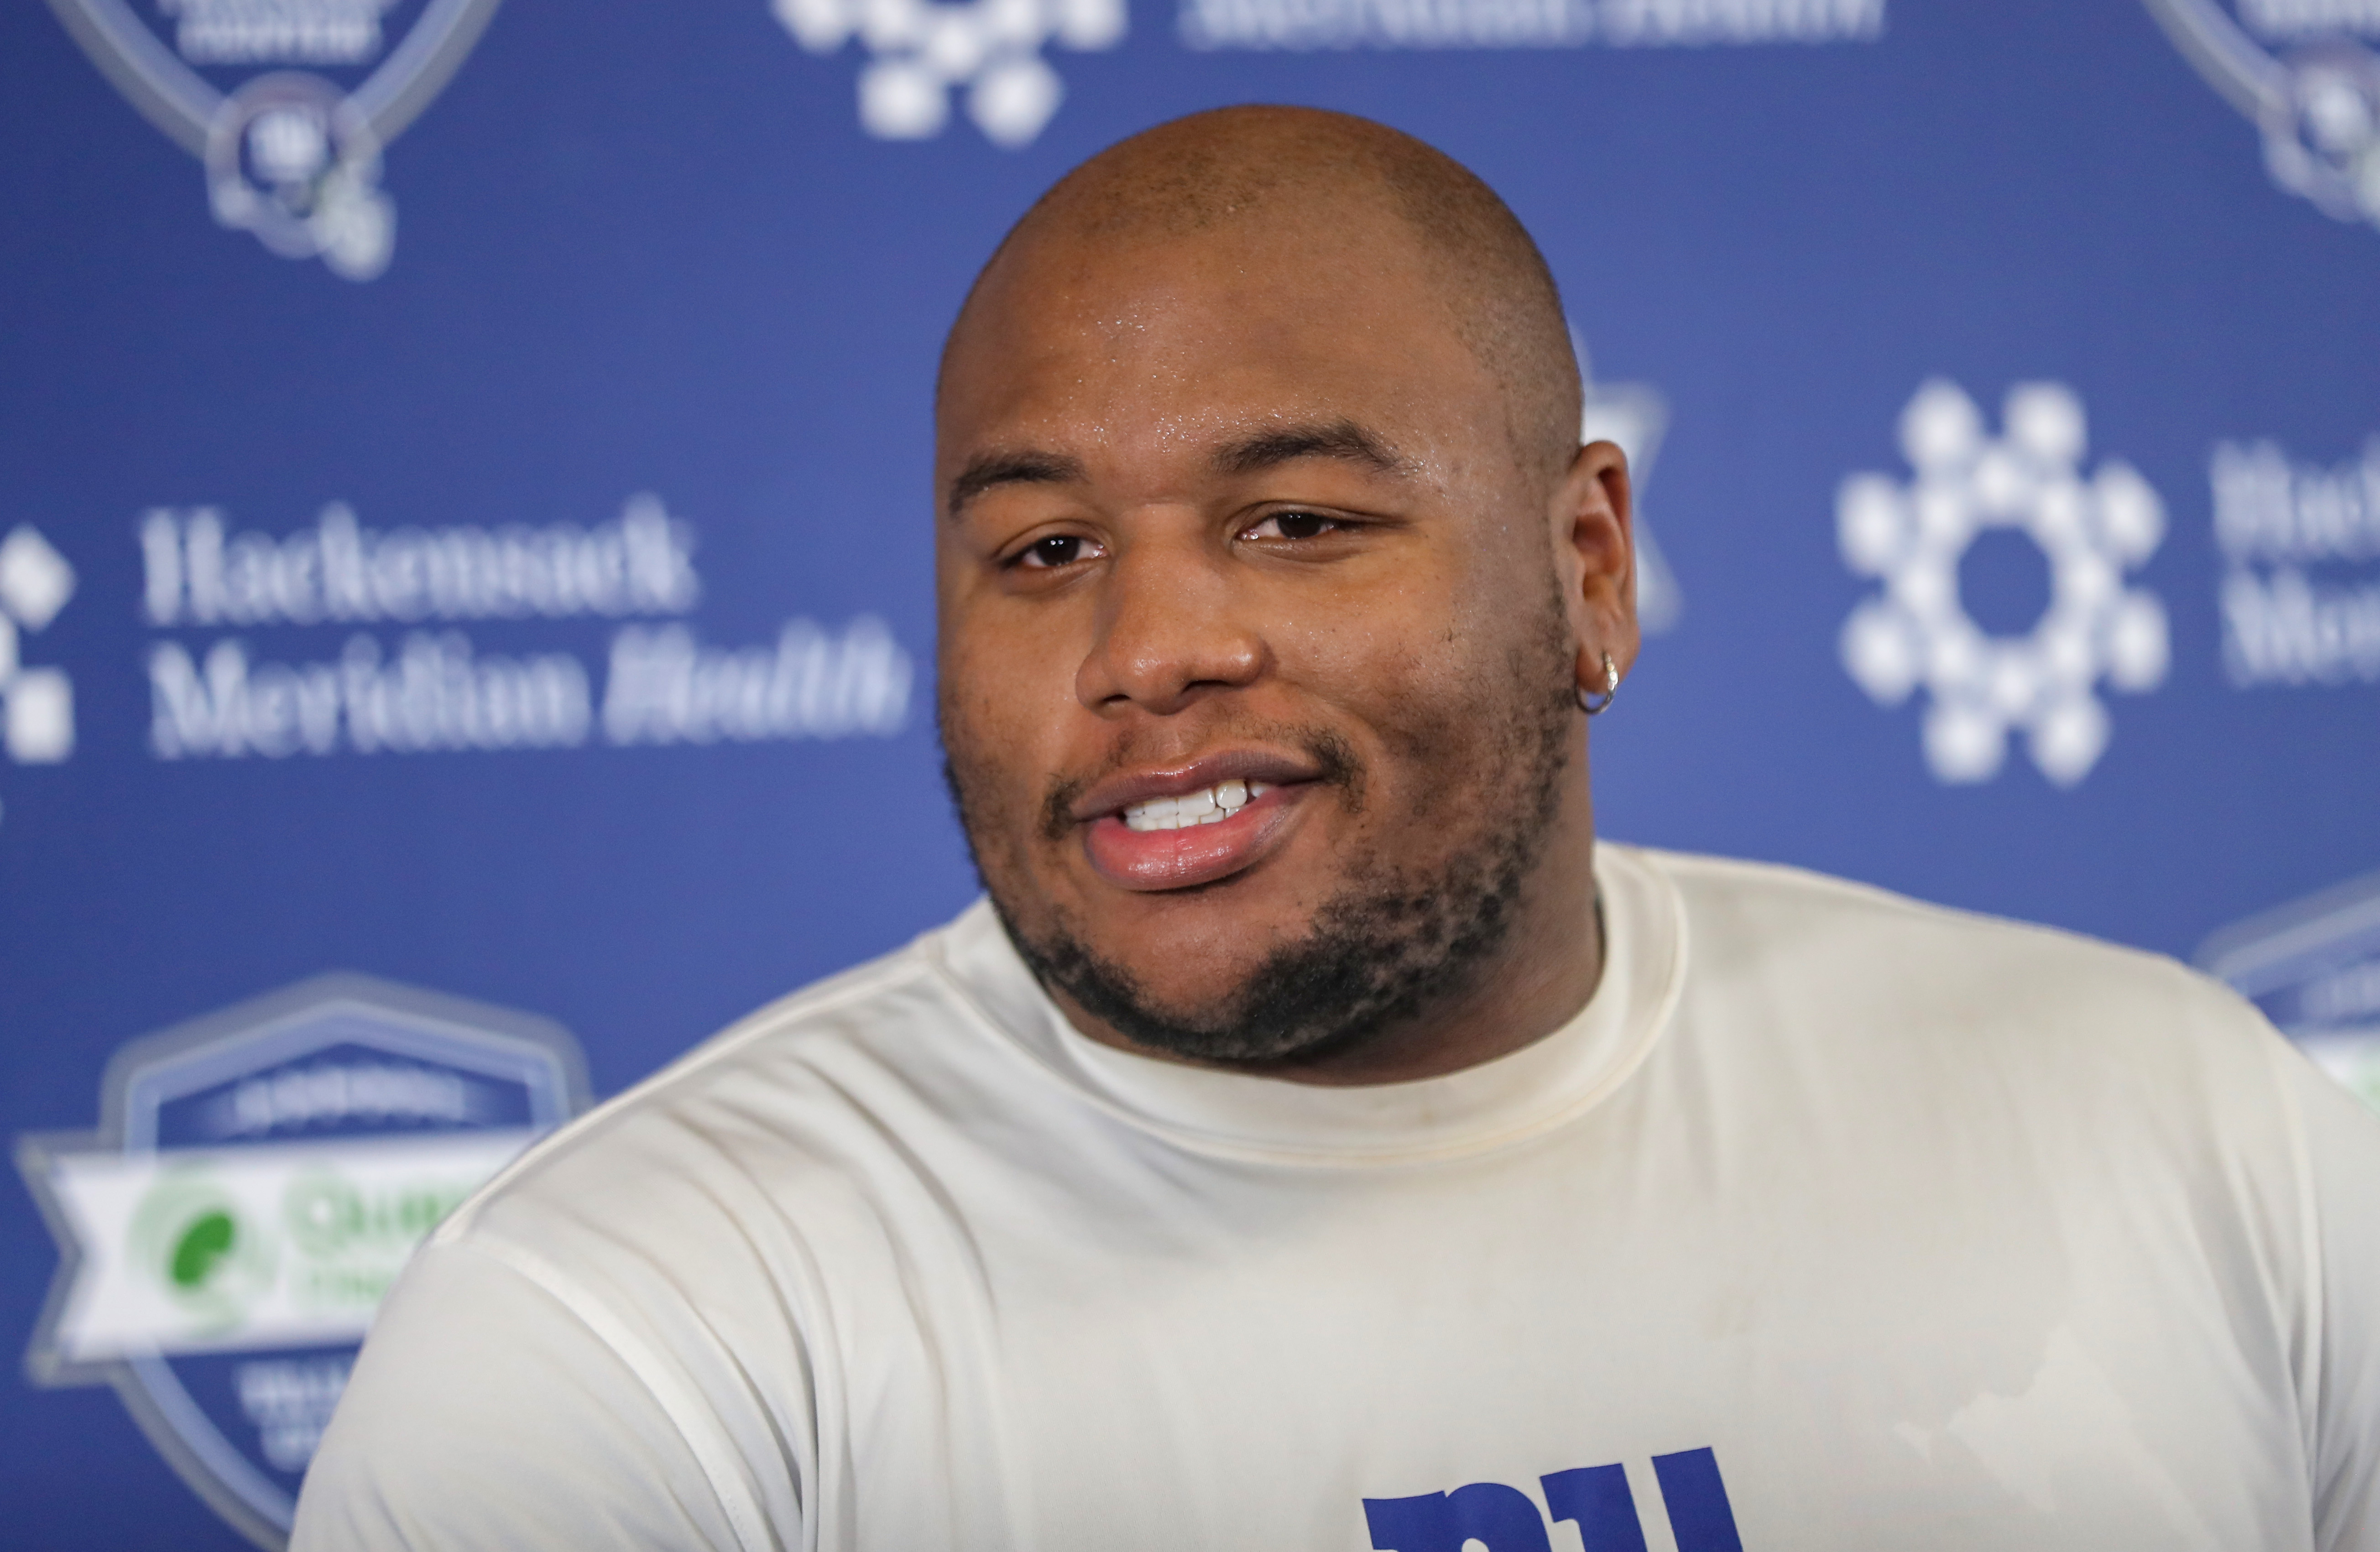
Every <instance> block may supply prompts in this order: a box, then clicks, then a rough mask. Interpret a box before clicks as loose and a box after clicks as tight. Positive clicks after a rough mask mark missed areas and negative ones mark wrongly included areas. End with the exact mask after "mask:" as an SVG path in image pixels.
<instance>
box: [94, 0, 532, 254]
mask: <svg viewBox="0 0 2380 1552" xmlns="http://www.w3.org/2000/svg"><path fill="white" fill-rule="evenodd" d="M50 4H51V6H52V7H53V8H54V9H55V10H56V12H57V13H58V15H59V17H60V18H63V19H64V20H65V22H66V24H67V29H68V30H70V31H72V32H73V33H74V35H75V38H76V41H77V42H80V43H81V44H82V46H83V49H84V51H85V52H86V53H88V54H89V55H91V58H92V59H93V60H94V61H95V62H96V63H97V64H98V66H99V67H100V68H101V69H102V70H103V71H105V72H106V74H107V78H108V79H110V80H111V81H114V82H115V86H116V88H117V90H119V91H122V92H123V93H124V94H125V96H127V97H128V98H129V99H131V101H132V105H133V106H134V107H136V108H139V109H140V112H141V113H142V114H144V115H147V117H148V119H149V121H150V122H151V123H152V124H154V125H155V126H157V127H158V128H160V129H162V130H164V132H165V133H166V134H167V135H169V136H171V137H172V138H173V139H175V140H176V141H177V142H179V143H180V144H181V146H182V147H183V148H184V149H185V150H187V151H188V152H190V153H191V154H192V155H194V156H196V157H198V158H199V159H200V161H201V162H203V163H205V164H206V170H207V196H208V202H209V204H210V205H211V206H212V208H213V211H214V216H215V219H216V220H217V221H218V222H220V223H222V224H224V225H225V226H230V227H235V228H238V229H240V230H244V231H249V232H253V233H255V234H256V236H257V238H258V240H260V241H261V242H262V243H263V244H264V246H265V247H266V248H269V249H272V250H273V252H275V253H279V254H282V255H285V257H288V258H292V259H312V258H320V259H321V260H322V261H323V262H324V263H325V264H327V265H329V266H330V267H331V268H332V269H333V270H334V271H335V272H336V273H340V274H342V275H345V276H346V277H347V278H348V279H350V280H370V279H371V278H372V277H373V276H374V275H377V274H379V273H381V272H382V271H383V270H384V269H386V268H387V267H388V261H389V255H390V253H391V252H392V251H393V250H394V249H395V241H396V207H395V203H394V202H393V201H392V200H390V199H389V197H388V195H387V194H386V193H384V192H383V190H382V189H381V187H380V154H381V148H382V147H383V146H385V145H387V144H388V142H389V141H390V140H392V139H395V138H396V136H397V135H398V134H399V133H400V132H401V131H403V130H404V128H405V127H406V126H407V125H409V124H411V123H412V122H413V120H414V118H415V117H416V115H419V113H420V112H421V110H422V109H424V108H426V107H428V106H429V105H430V103H431V99H432V98H434V97H436V96H437V95H438V92H439V90H440V89H441V88H443V86H444V85H445V84H446V81H447V79H448V78H449V77H451V76H452V75H454V73H455V69H456V68H457V67H459V66H460V65H461V64H462V63H463V59H464V57H465V56H466V55H468V54H469V53H470V52H471V45H472V44H474V43H476V42H479V39H480V31H481V30H483V29H485V28H486V26H487V25H488V18H489V17H490V16H491V15H492V14H493V13H494V11H495V8H496V4H497V0H157V3H156V4H153V5H138V6H136V5H135V4H133V3H132V0H50Z"/></svg>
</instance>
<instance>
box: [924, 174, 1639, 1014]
mask: <svg viewBox="0 0 2380 1552" xmlns="http://www.w3.org/2000/svg"><path fill="white" fill-rule="evenodd" d="M1350 221H1351V223H1353V224H1354V225H1355V226H1356V227H1357V230H1356V231H1354V232H1353V233H1352V234H1351V233H1337V234H1334V240H1331V241H1328V242H1321V243H1318V242H1316V241H1315V240H1313V228H1312V227H1311V226H1306V228H1305V232H1304V233H1303V234H1302V235H1301V234H1297V233H1284V234H1280V235H1278V236H1275V235H1271V234H1269V232H1268V231H1266V230H1264V229H1261V228H1257V229H1252V230H1249V231H1245V232H1243V231H1238V230H1227V231H1225V232H1223V233H1221V234H1220V235H1219V234H1215V233H1200V234H1196V235H1193V236H1189V237H1184V238H1177V239H1175V240H1172V241H1171V242H1167V243H1162V244H1160V243H1148V244H1145V245H1136V246H1132V247H1128V248H1123V247H1119V245H1117V244H1116V243H1114V242H1113V241H1112V240H1111V241H1110V242H1109V243H1108V244H1106V245H1105V246H1104V247H1102V248H1099V249H1096V250H1094V249H1086V248H1083V247H1076V248H1074V249H1060V248H1058V247H1057V246H1056V245H1055V244H1054V243H1052V242H1048V241H1045V242H1044V244H1043V245H1042V246H1041V247H1040V248H1039V249H1028V250H1026V252H1025V253H1023V254H1021V255H1020V254H1014V253H1012V255H1010V256H1009V257H1008V258H1007V259H1005V260H1003V268H1002V269H1001V270H1000V271H998V272H996V273H994V275H993V276H992V277H991V278H990V281H988V282H987V285H986V288H985V291H984V293H983V294H982V295H981V296H979V297H978V298H977V304H976V306H975V307H974V309H972V311H971V314H970V318H969V321H967V323H966V324H965V326H964V333H962V336H961V338H960V340H959V342H958V344H957V346H956V347H955V348H954V349H953V353H952V357H951V360H950V363H949V366H948V370H947V372H946V376H945V379H944V385H943V394H942V401H941V418H940V437H939V447H938V456H937V470H936V476H937V489H938V491H940V492H941V496H942V499H943V510H944V515H943V517H942V518H941V522H940V548H939V557H938V564H939V600H940V615H941V715H942V723H943V735H944V741H945V744H946V747H947V750H948V754H949V758H950V764H951V773H952V780H953V788H954V790H955V791H956V793H957V794H958V796H959V800H960V804H961V809H962V817H963V818H964V820H965V825H966V828H967V831H968V835H969V839H970V841H971V843H972V844H973V846H974V849H975V853H976V858H977V866H978V867H979V868H980V869H981V871H982V874H983V877H984V881H985V884H986V886H987V888H988V889H989V890H990V892H991V894H992V897H993V899H994V901H995V903H997V904H998V905H999V906H1000V908H1001V911H1002V915H1003V917H1004V918H1005V919H1006V921H1007V923H1008V925H1009V928H1010V930H1011V932H1012V934H1013V935H1014V937H1015V938H1016V939H1017V940H1018V942H1019V945H1020V947H1021V948H1023V949H1024V950H1025V952H1026V956H1027V958H1028V959H1029V960H1031V961H1032V962H1033V963H1034V964H1035V967H1036V969H1037V970H1038V971H1039V972H1040V973H1041V974H1042V976H1043V978H1044V980H1045V981H1050V982H1053V983H1054V985H1053V988H1052V989H1053V990H1056V991H1058V992H1059V993H1060V994H1061V996H1062V998H1067V999H1068V1000H1072V1001H1073V1002H1074V1003H1075V1011H1085V1010H1087V1011H1088V1012H1091V1013H1092V1014H1093V1015H1094V1016H1095V1017H1097V1018H1099V1019H1102V1020H1104V1021H1106V1022H1107V1023H1109V1024H1110V1025H1111V1026H1113V1027H1116V1028H1119V1029H1120V1030H1121V1031H1122V1032H1123V1033H1124V1034H1125V1035H1126V1036H1127V1037H1132V1038H1135V1039H1137V1040H1140V1041H1142V1042H1143V1043H1147V1044H1155V1045H1160V1046H1164V1047H1169V1048H1171V1049H1176V1050H1177V1051H1179V1052H1181V1053H1183V1054H1189V1055H1194V1056H1207V1057H1217V1058H1230V1057H1236V1058H1243V1059H1256V1058H1264V1057H1271V1056H1281V1055H1287V1054H1292V1053H1294V1052H1296V1051H1298V1050H1301V1049H1309V1048H1313V1047H1316V1046H1318V1045H1320V1044H1325V1043H1328V1042H1329V1041H1331V1040H1334V1039H1339V1038H1342V1037H1344V1036H1346V1035H1347V1034H1348V1033H1349V1032H1350V1031H1349V1029H1348V1028H1347V1027H1346V1025H1348V1023H1349V1021H1350V1020H1351V1019H1352V1020H1353V1021H1354V1023H1355V1024H1357V1025H1361V1024H1362V1023H1363V1022H1364V1021H1365V1020H1366V1019H1371V1020H1376V1021H1377V1020H1378V1019H1381V1018H1394V1017H1396V1016H1399V1015H1401V1014H1410V1013H1412V1012H1415V1008H1414V1007H1413V1006H1411V1005H1410V1004H1413V1003H1414V1002H1415V1000H1416V998H1421V999H1423V1000H1427V996H1429V995H1435V994H1440V993H1443V992H1445V991H1446V990H1448V989H1450V987H1449V986H1448V985H1445V984H1439V983H1447V982H1451V980H1455V979H1459V977H1460V974H1461V972H1462V970H1463V964H1464V962H1465V961H1466V960H1468V961H1476V960H1479V959H1480V958H1481V957H1483V955H1484V953H1485V952H1487V951H1488V950H1489V949H1492V947H1493V946H1494V944H1493V942H1492V941H1491V940H1493V939H1495V938H1496V937H1497V935H1498V934H1499V933H1500V930H1501V923H1502V921H1503V919H1504V917H1505V916H1507V915H1509V914H1510V911H1511V909H1512V904H1513V903H1514V900H1515V899H1516V898H1517V896H1518V895H1519V894H1520V893H1522V892H1523V891H1524V890H1525V885H1526V878H1527V875H1528V873H1529V872H1530V870H1531V867H1532V865H1533V863H1534V860H1535V857H1534V852H1535V850H1536V847H1535V846H1534V844H1533V843H1534V842H1536V840H1538V839H1539V838H1541V837H1542V835H1543V834H1544V832H1545V831H1546V829H1547V827H1548V824H1549V823H1550V822H1551V821H1552V819H1553V818H1554V817H1555V815H1556V812H1557V810H1559V809H1560V807H1561V806H1563V805H1564V804H1566V803H1575V804H1576V805H1578V806H1580V807H1581V809H1582V810H1583V807H1584V805H1585V784H1584V774H1583V770H1582V769H1581V765H1582V759H1581V757H1580V755H1579V753H1578V751H1577V749H1576V742H1577V740H1576V722H1575V718H1574V713H1573V711H1572V710H1571V709H1570V698H1569V697H1570V695H1571V691H1572V686H1573V682H1574V680H1573V663H1574V661H1575V659H1574V654H1575V651H1576V646H1577V640H1578V633H1577V629H1576V627H1577V624H1578V618H1577V609H1576V608H1575V607H1574V606H1573V607H1569V608H1566V606H1565V593H1564V590H1565V588H1567V589H1568V590H1569V597H1570V598H1571V599H1573V600H1574V599H1575V598H1576V597H1577V587H1576V581H1577V574H1576V568H1575V566H1574V565H1573V566H1568V567H1566V566H1565V564H1564V562H1563V558H1562V556H1563V548H1564V546H1565V545H1566V544H1568V543H1569V542H1570V540H1569V532H1568V529H1569V522H1568V519H1567V518H1566V517H1564V516H1563V515H1561V513H1560V507H1561V505H1562V502H1563V499H1564V498H1563V493H1562V488H1563V487H1564V485H1565V471H1563V470H1561V469H1560V468H1546V467H1523V465H1522V455H1521V454H1520V453H1519V451H1517V450H1516V448H1515V445H1514V439H1513V436H1512V432H1511V430H1510V429H1509V421H1508V416H1507V412H1506V408H1505V405H1504V401H1503V399H1502V397H1501V395H1500V392H1499V388H1498V385H1497V383H1496V382H1494V380H1493V379H1492V378H1491V377H1490V376H1489V375H1488V371H1487V370H1486V369H1485V368H1484V367H1483V366H1482V365H1481V363H1480V362H1479V361H1478V360H1477V359H1476V358H1475V357H1474V356H1473V354H1472V353H1471V351H1470V350H1469V348H1468V347H1467V346H1465V345H1464V344H1463V341H1462V339H1461V337H1460V336H1459V335H1458V334H1457V333H1455V330H1454V326H1453V323H1452V321H1451V319H1450V318H1449V317H1448V315H1447V313H1446V311H1445V309H1443V306H1442V305H1441V304H1439V303H1438V302H1437V301H1436V300H1434V298H1433V297H1432V295H1431V293H1430V290H1429V288H1428V285H1427V282H1426V280H1425V277H1424V275H1423V273H1422V271H1421V270H1420V267H1419V264H1418V261H1417V260H1416V258H1415V254H1414V252H1413V249H1412V247H1411V239H1410V238H1408V237H1406V236H1404V235H1403V233H1402V231H1400V230H1399V229H1397V228H1396V227H1395V226H1394V225H1393V224H1390V223H1388V222H1386V221H1384V220H1383V221H1377V222H1376V223H1375V225H1376V227H1377V230H1374V231H1371V232H1369V233H1366V232H1363V231H1362V230H1361V229H1360V228H1361V222H1360V219H1359V218H1357V217H1355V216H1351V217H1350ZM1251 225H1252V226H1253V225H1254V224H1251ZM1610 478H1612V479H1620V478H1621V477H1620V476H1617V475H1614V476H1611V477H1610ZM1621 500H1622V501H1623V502H1624V493H1623V494H1622V496H1621ZM1483 935H1484V937H1483ZM1432 976H1435V977H1436V980H1435V981H1433V980H1432ZM1301 999H1302V1000H1303V1001H1302V1002H1301ZM1119 1000H1121V1001H1119ZM1304 1003H1312V1004H1316V1005H1315V1006H1312V1007H1306V1006H1304V1005H1303V1004H1304ZM1284 1005H1288V1006H1290V1007H1291V1009H1292V1012H1291V1013H1290V1014H1284V1015H1281V1016H1282V1017H1286V1018H1287V1019H1288V1021H1289V1024H1290V1025H1294V1027H1278V1028H1268V1029H1264V1030H1260V1031H1258V1032H1257V1034H1256V1035H1254V1036H1244V1035H1243V1034H1241V1033H1239V1032H1238V1031H1240V1030H1241V1029H1242V1028H1243V1026H1247V1025H1250V1024H1251V1021H1254V1022H1255V1023H1257V1024H1261V1023H1262V1022H1263V1014H1264V1011H1265V1009H1267V1008H1272V1009H1276V1010H1278V1009H1279V1008H1281V1007H1282V1006H1284ZM1275 1022H1276V1023H1277V1024H1278V1023H1279V1022H1280V1020H1279V1019H1276V1020H1275ZM1202 1032H1203V1033H1202Z"/></svg>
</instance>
